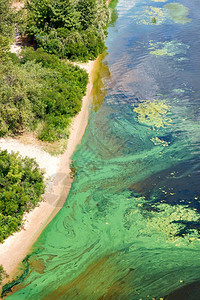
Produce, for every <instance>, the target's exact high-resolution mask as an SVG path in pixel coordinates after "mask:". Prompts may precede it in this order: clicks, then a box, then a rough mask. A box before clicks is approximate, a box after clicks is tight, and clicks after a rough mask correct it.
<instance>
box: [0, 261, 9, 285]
mask: <svg viewBox="0 0 200 300" xmlns="http://www.w3.org/2000/svg"><path fill="white" fill-rule="evenodd" d="M7 276H8V275H7V274H6V272H5V271H4V269H3V267H2V265H0V284H1V283H2V281H3V279H4V278H6V277H7Z"/></svg>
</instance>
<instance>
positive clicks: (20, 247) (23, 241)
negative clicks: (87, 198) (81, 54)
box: [0, 61, 95, 284]
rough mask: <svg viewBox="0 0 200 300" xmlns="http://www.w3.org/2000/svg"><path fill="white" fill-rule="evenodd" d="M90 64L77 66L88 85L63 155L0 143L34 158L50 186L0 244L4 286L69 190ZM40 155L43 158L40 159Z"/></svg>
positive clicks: (82, 124)
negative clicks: (18, 227)
mask: <svg viewBox="0 0 200 300" xmlns="http://www.w3.org/2000/svg"><path fill="white" fill-rule="evenodd" d="M94 64H95V61H90V62H89V63H87V64H83V65H81V67H83V68H85V69H86V70H87V71H88V73H89V83H88V86H87V92H86V96H84V98H83V103H82V109H81V111H80V112H79V114H77V116H76V117H75V118H74V121H73V123H72V126H71V132H70V137H69V140H68V146H67V149H66V151H65V153H64V154H63V155H60V156H59V157H56V158H55V157H51V156H50V155H49V154H47V153H46V154H44V153H43V152H44V151H43V150H42V149H38V146H37V147H36V146H30V145H23V144H21V147H20V142H19V141H17V140H16V141H15V143H14V144H13V139H9V140H7V141H6V140H4V139H1V140H0V148H3V149H8V151H11V150H15V151H18V152H19V153H20V152H21V153H20V154H22V155H23V156H26V155H27V154H30V156H31V157H35V158H36V160H37V162H38V163H39V165H40V167H42V168H43V169H45V171H46V173H47V175H46V177H48V176H50V178H51V184H50V185H48V188H47V189H46V192H45V195H44V199H45V201H44V202H42V203H41V204H40V205H39V206H38V207H36V208H35V209H34V210H33V211H31V212H30V213H28V214H26V216H25V224H24V226H23V229H22V230H21V231H20V232H17V233H15V234H13V235H12V236H10V237H9V238H7V239H6V240H5V242H4V243H3V244H0V265H3V268H4V269H5V271H6V272H7V273H8V274H9V278H8V279H6V280H4V284H5V282H7V281H10V280H11V279H12V278H13V277H14V275H15V274H16V272H17V267H18V265H19V263H20V262H21V261H22V260H23V259H24V257H25V256H26V255H27V253H28V251H29V250H30V248H31V246H32V245H33V243H34V242H35V241H36V240H37V238H38V236H39V235H40V234H41V232H42V230H43V229H44V227H45V226H46V225H47V224H48V223H49V222H50V221H51V220H52V218H53V217H54V216H55V215H56V213H57V212H58V211H59V210H60V208H61V207H62V205H63V204H64V202H65V200H66V198H67V195H68V193H69V191H70V188H71V184H72V181H73V179H72V178H71V176H70V163H71V156H72V154H73V152H74V150H75V149H76V146H77V145H78V144H79V143H80V142H81V138H82V136H83V134H84V132H85V129H86V126H87V123H88V116H89V105H90V103H91V91H92V86H93V84H92V75H91V74H92V69H93V67H94ZM15 146H16V147H15ZM30 147H32V148H30ZM25 149H26V150H25ZM31 153H32V154H31ZM41 155H44V156H43V157H42V156H41ZM45 155H46V156H45ZM27 156H29V155H27ZM45 160H46V165H45V162H44V161H45ZM51 163H52V164H53V166H52V165H51ZM49 164H50V166H49ZM54 170H55V171H56V172H55V174H53V173H54Z"/></svg>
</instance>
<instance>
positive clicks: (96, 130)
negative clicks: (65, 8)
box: [4, 0, 200, 300]
mask: <svg viewBox="0 0 200 300" xmlns="http://www.w3.org/2000/svg"><path fill="white" fill-rule="evenodd" d="M171 3H172V2H170V1H165V2H164V1H149V0H148V1H147V0H146V1H139V0H138V1H133V0H129V1H125V0H119V1H118V5H117V7H116V11H115V17H116V16H117V15H118V19H117V20H116V21H115V22H114V21H113V23H112V24H111V26H110V28H109V29H108V38H107V40H106V46H107V52H108V54H107V56H106V57H105V58H104V60H103V62H100V65H98V67H97V68H98V69H99V75H98V76H96V77H95V86H94V103H93V105H92V107H91V112H90V118H89V124H88V127H87V129H86V132H85V134H84V137H83V139H82V142H81V144H80V145H79V146H78V147H77V150H76V151H75V153H74V155H73V170H75V175H74V183H73V185H72V188H71V191H70V194H69V196H68V198H67V200H66V203H65V205H64V207H63V208H62V209H61V210H60V211H59V213H58V214H57V215H56V216H55V218H54V219H53V220H52V221H51V223H50V224H49V225H48V226H47V227H46V229H45V230H44V232H43V233H42V235H41V236H40V237H39V239H38V240H37V242H36V243H35V244H34V246H33V248H32V250H31V252H30V254H29V256H28V257H27V258H26V260H25V261H24V262H23V264H22V268H24V270H25V271H24V272H23V271H22V274H23V275H22V277H20V278H18V279H16V280H15V281H14V282H13V283H11V284H10V285H9V286H7V287H4V290H7V291H8V292H9V288H10V287H12V286H13V287H12V291H11V292H9V293H8V296H7V299H9V300H10V299H11V300H35V299H37V300H49V299H50V300H51V299H59V300H60V299H61V300H62V299H67V300H71V299H77V300H83V299H86V300H103V299H106V300H110V299H111V300H112V299H113V300H118V299H119V300H145V299H151V300H152V299H156V300H160V299H162V298H163V299H164V300H180V299H181V300H190V299H189V298H188V299H186V298H184V297H185V295H188V294H189V296H190V295H191V297H192V295H193V294H192V293H193V292H195V291H191V289H190V290H189V288H188V285H189V284H193V283H194V282H197V283H198V282H200V272H199V270H200V254H199V253H200V218H199V213H200V188H199V187H200V185H199V182H200V159H199V157H200V90H199V78H200V61H199V48H200V31H199V30H198V29H199V26H200V18H199V17H198V16H199V14H200V7H199V5H198V3H197V1H196V2H195V1H194V2H192V1H190V2H189V1H188V0H182V1H181V2H180V4H179V6H178V8H177V5H176V9H175V8H174V7H173V6H171ZM168 4H169V5H168ZM174 4H176V3H175V2H174ZM165 5H168V6H167V8H166V6H165ZM183 7H188V10H187V13H186V10H185V9H183ZM169 10H171V12H170V13H169ZM172 10H173V14H172ZM174 10H176V11H174ZM141 12H142V13H143V14H141ZM188 13H189V14H188ZM175 15H176V16H177V15H178V19H177V17H176V18H175ZM172 16H173V20H172ZM153 17H155V18H156V23H155V24H156V25H158V26H154V25H155V24H153V23H152V19H151V18H153ZM174 18H175V19H174ZM185 18H186V20H187V18H190V20H191V21H190V22H185ZM142 20H143V21H142ZM144 20H145V21H144ZM159 20H160V21H159ZM177 20H178V22H177ZM180 20H181V21H180ZM183 20H184V22H183ZM158 54H159V55H158ZM181 288H184V289H185V290H184V293H183V294H182V296H181V298H176V296H174V294H173V293H175V292H174V291H176V290H178V289H181ZM196 292H197V294H198V290H197V291H196ZM170 293H172V296H170ZM191 299H192V300H199V298H194V297H193V298H191Z"/></svg>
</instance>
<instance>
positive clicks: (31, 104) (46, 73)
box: [0, 48, 88, 142]
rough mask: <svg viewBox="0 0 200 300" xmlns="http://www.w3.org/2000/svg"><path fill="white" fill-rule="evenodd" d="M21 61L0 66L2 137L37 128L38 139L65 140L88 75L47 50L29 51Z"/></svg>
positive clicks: (25, 51) (78, 107)
mask: <svg viewBox="0 0 200 300" xmlns="http://www.w3.org/2000/svg"><path fill="white" fill-rule="evenodd" d="M22 56H23V58H22V61H21V63H20V62H19V63H18V64H16V63H15V64H14V63H12V62H11V61H9V62H7V63H6V64H3V65H1V66H0V125H1V127H0V136H4V135H5V134H7V133H12V134H14V135H15V134H20V133H23V132H24V131H25V130H27V129H33V128H36V127H37V124H38V122H41V124H42V125H43V126H42V129H41V131H40V132H39V138H40V139H41V140H44V141H49V142H53V141H55V140H58V139H60V138H62V137H66V136H67V134H68V132H67V130H66V128H67V126H68V125H69V123H70V120H71V118H72V117H73V116H74V115H76V114H77V113H78V112H79V111H80V109H81V103H82V98H83V96H84V94H85V91H86V86H87V82H88V74H87V73H86V72H85V71H84V70H82V69H80V68H78V67H76V66H73V65H72V64H66V63H64V62H61V61H60V60H59V59H58V58H57V57H56V56H54V55H50V54H48V53H45V52H44V50H42V49H38V50H37V51H34V50H33V49H31V48H27V49H26V50H24V51H23V53H22Z"/></svg>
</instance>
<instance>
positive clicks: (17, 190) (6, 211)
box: [0, 151, 44, 242]
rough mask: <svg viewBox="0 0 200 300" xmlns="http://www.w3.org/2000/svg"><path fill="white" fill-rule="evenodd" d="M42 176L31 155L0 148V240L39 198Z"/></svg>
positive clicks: (20, 223)
mask: <svg viewBox="0 0 200 300" xmlns="http://www.w3.org/2000/svg"><path fill="white" fill-rule="evenodd" d="M43 193H44V177H43V173H42V172H41V171H40V170H39V168H38V165H37V163H36V162H35V161H34V160H33V159H29V158H21V157H20V156H19V155H18V154H14V153H12V154H8V153H7V151H1V152H0V211H1V213H0V242H2V241H3V240H4V239H5V238H7V237H8V236H9V235H11V234H12V233H14V232H16V231H17V230H19V229H20V227H21V225H22V220H23V214H24V213H25V212H28V211H30V210H31V209H33V208H34V207H35V206H36V205H37V203H38V202H39V201H41V200H42V196H41V195H42V194H43Z"/></svg>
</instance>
